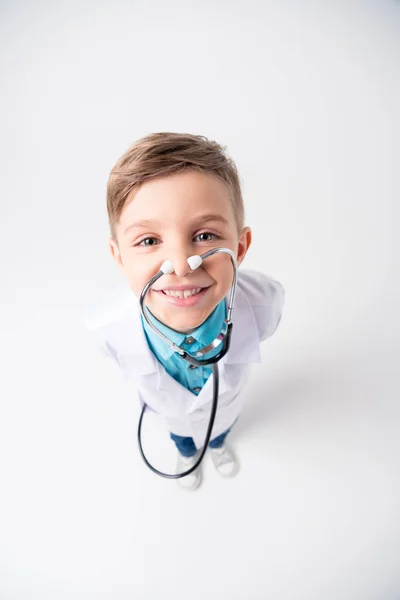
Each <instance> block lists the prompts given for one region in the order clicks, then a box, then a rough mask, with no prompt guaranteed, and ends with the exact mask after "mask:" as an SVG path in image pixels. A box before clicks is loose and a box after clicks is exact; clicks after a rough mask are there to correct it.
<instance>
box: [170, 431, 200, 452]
mask: <svg viewBox="0 0 400 600" xmlns="http://www.w3.org/2000/svg"><path fill="white" fill-rule="evenodd" d="M170 436H171V439H172V440H173V441H174V442H175V445H176V447H177V448H178V450H179V452H180V453H181V454H182V456H185V457H186V458H189V457H191V456H194V455H195V454H196V452H197V450H196V446H195V445H194V441H193V438H191V437H183V436H181V435H175V433H170Z"/></svg>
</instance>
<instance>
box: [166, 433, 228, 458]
mask: <svg viewBox="0 0 400 600" xmlns="http://www.w3.org/2000/svg"><path fill="white" fill-rule="evenodd" d="M231 429H232V427H229V429H227V430H226V431H225V432H224V433H221V435H219V436H218V437H216V438H214V439H213V440H211V442H210V443H209V444H208V447H209V448H221V446H222V445H223V444H224V442H225V438H226V436H227V435H228V433H229V432H230V430H231ZM170 436H171V439H172V440H173V441H174V442H175V444H176V447H177V448H178V450H179V452H180V453H181V454H182V456H186V457H187V458H189V457H190V456H194V455H195V454H196V452H197V450H196V446H195V445H194V441H193V438H191V437H182V436H181V435H175V433H170Z"/></svg>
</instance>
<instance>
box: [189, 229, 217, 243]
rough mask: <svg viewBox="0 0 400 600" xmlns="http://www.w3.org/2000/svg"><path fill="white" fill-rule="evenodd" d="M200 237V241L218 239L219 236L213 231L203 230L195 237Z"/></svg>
mask: <svg viewBox="0 0 400 600" xmlns="http://www.w3.org/2000/svg"><path fill="white" fill-rule="evenodd" d="M197 238H200V239H199V242H210V241H211V240H212V239H216V240H217V239H218V236H217V235H215V233H211V231H203V233H199V234H198V235H196V237H195V238H194V239H197Z"/></svg>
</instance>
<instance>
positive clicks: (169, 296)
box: [110, 171, 251, 332]
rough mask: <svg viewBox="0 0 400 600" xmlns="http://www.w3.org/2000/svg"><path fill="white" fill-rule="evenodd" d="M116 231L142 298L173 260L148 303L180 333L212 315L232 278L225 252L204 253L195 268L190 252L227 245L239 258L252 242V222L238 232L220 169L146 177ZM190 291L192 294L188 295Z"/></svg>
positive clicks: (123, 261) (119, 252)
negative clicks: (215, 172) (165, 264)
mask: <svg viewBox="0 0 400 600" xmlns="http://www.w3.org/2000/svg"><path fill="white" fill-rule="evenodd" d="M116 236H117V242H118V244H117V243H116V242H115V241H114V240H113V239H110V248H111V252H112V255H113V257H114V259H115V260H116V262H117V264H118V266H119V267H120V268H121V269H122V270H123V272H124V274H125V276H126V278H127V280H128V282H129V286H130V288H131V289H132V291H133V292H134V294H135V295H136V296H137V297H139V296H140V293H141V291H142V289H143V287H144V286H145V284H146V283H147V282H148V280H149V279H150V278H151V277H152V276H153V275H155V273H157V272H158V271H159V269H160V266H161V264H162V263H163V262H164V261H165V260H167V259H170V260H172V263H173V265H174V268H175V271H174V272H173V273H171V274H170V275H163V276H162V277H160V279H158V281H157V282H156V283H155V284H154V286H153V287H152V288H151V289H150V290H149V292H148V294H147V296H146V305H147V306H148V308H149V309H150V311H151V312H152V313H153V315H154V316H155V317H156V318H157V319H159V320H160V321H161V322H162V323H164V324H165V325H167V326H168V327H170V328H171V329H175V330H176V331H181V332H189V331H191V330H193V329H195V328H196V327H198V326H199V325H201V323H203V321H205V320H206V319H207V317H208V316H209V315H210V314H211V312H212V311H213V310H214V308H215V307H216V306H217V304H218V303H219V302H220V301H221V300H222V298H224V297H225V296H226V295H227V294H228V293H229V290H230V288H231V284H232V277H233V267H232V263H231V259H230V258H229V256H228V255H227V254H215V255H214V256H211V257H210V258H207V259H205V260H204V262H203V263H202V265H200V267H198V269H196V270H195V271H192V270H191V268H190V267H189V265H188V263H187V259H188V257H189V256H192V255H194V254H203V253H204V252H206V251H207V250H210V249H211V248H216V247H221V248H222V247H225V248H230V249H231V250H233V252H234V253H235V254H236V255H237V262H238V265H239V264H240V263H241V262H242V260H243V258H244V256H245V254H246V252H247V249H248V247H249V246H250V243H251V230H250V229H249V227H245V228H244V229H243V230H242V231H241V232H240V234H239V233H238V231H237V225H236V220H235V215H234V207H233V205H232V202H231V200H230V197H229V190H228V187H227V186H226V185H225V184H224V182H222V181H220V180H219V179H218V178H217V177H215V176H214V175H210V174H206V173H202V172H197V171H185V172H183V173H176V174H173V175H168V176H166V177H159V178H156V179H153V180H150V181H147V182H145V183H144V184H142V185H141V187H140V188H139V189H138V190H135V191H134V193H133V197H132V198H128V202H127V204H126V206H125V208H124V210H123V212H122V214H121V218H120V220H119V223H118V225H117V227H116ZM199 288H200V291H199ZM163 290H166V293H165V292H164V291H163ZM184 292H185V296H187V295H188V293H190V294H191V295H190V296H188V297H184ZM192 294H193V295H192Z"/></svg>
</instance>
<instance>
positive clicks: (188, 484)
mask: <svg viewBox="0 0 400 600" xmlns="http://www.w3.org/2000/svg"><path fill="white" fill-rule="evenodd" d="M199 456H200V453H199V452H196V454H195V455H194V456H190V457H186V456H182V454H181V453H180V452H178V460H177V463H176V471H175V472H176V473H184V472H185V471H188V470H189V469H190V468H191V467H193V465H194V464H195V463H196V461H197V459H198V458H199ZM177 482H178V485H179V486H180V487H181V488H184V489H185V490H195V489H197V488H198V487H199V485H200V483H201V465H200V466H199V467H197V469H196V470H195V471H193V472H192V473H190V474H189V475H186V477H180V478H179V479H177Z"/></svg>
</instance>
